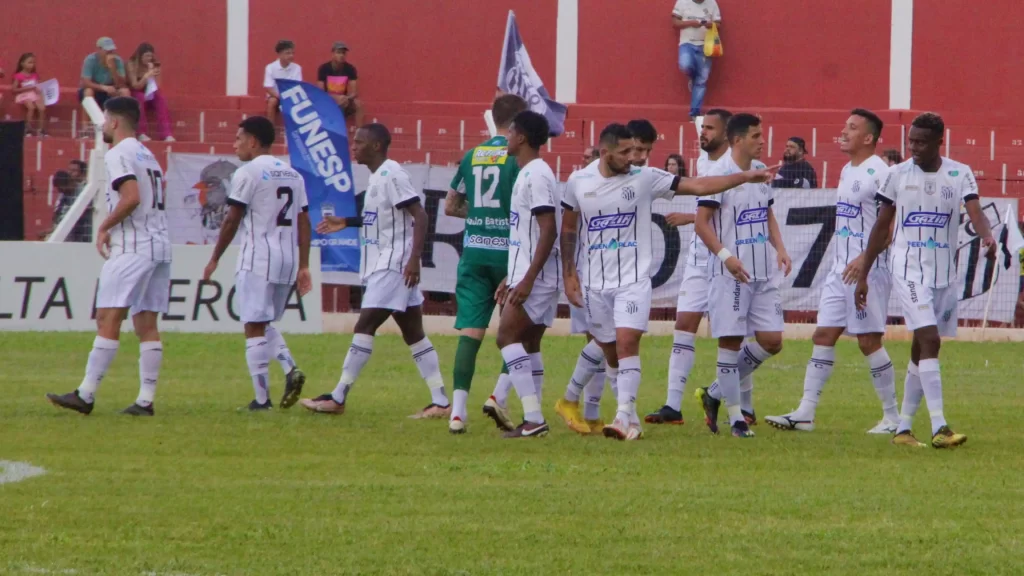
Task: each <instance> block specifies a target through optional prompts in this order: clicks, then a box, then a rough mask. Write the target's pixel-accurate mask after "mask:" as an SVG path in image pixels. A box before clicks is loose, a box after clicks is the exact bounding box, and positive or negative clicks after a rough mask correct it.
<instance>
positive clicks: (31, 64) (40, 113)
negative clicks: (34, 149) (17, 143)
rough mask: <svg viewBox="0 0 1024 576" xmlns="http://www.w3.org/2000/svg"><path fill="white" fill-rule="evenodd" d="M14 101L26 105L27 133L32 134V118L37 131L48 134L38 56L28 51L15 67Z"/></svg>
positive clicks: (43, 134)
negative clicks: (37, 68) (37, 64)
mask: <svg viewBox="0 0 1024 576" xmlns="http://www.w3.org/2000/svg"><path fill="white" fill-rule="evenodd" d="M11 89H12V92H14V94H15V96H14V102H15V103H16V104H21V105H22V106H24V107H25V125H26V128H25V135H26V136H31V135H32V128H31V126H32V120H33V118H34V119H35V120H36V126H37V133H38V134H39V135H40V136H46V103H45V102H44V101H43V93H42V91H41V90H40V89H39V74H38V73H37V72H36V56H35V54H33V53H31V52H27V53H25V54H22V55H21V58H18V66H17V68H15V69H14V83H13V84H12V87H11Z"/></svg>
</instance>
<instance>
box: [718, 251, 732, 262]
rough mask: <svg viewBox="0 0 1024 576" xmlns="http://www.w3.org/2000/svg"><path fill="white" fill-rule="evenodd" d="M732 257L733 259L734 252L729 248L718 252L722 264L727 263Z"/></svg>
mask: <svg viewBox="0 0 1024 576" xmlns="http://www.w3.org/2000/svg"><path fill="white" fill-rule="evenodd" d="M730 257H732V252H729V249H728V248H722V249H721V250H719V251H718V259H719V260H721V261H722V262H725V261H726V260H728V259H729V258H730Z"/></svg>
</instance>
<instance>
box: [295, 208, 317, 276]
mask: <svg viewBox="0 0 1024 576" xmlns="http://www.w3.org/2000/svg"><path fill="white" fill-rule="evenodd" d="M312 237H313V231H312V227H311V226H310V224H309V212H307V211H305V210H303V211H301V212H299V273H298V276H297V277H296V279H295V285H296V287H297V288H298V290H299V296H305V295H306V294H309V291H310V290H312V289H313V279H312V277H311V276H310V275H309V243H310V241H311V239H312Z"/></svg>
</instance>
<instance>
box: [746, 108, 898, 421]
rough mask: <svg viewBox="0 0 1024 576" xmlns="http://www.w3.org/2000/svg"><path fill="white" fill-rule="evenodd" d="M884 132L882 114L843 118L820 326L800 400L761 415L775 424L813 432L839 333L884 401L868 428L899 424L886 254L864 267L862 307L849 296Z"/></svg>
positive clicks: (874, 204) (878, 177) (871, 212)
mask: <svg viewBox="0 0 1024 576" xmlns="http://www.w3.org/2000/svg"><path fill="white" fill-rule="evenodd" d="M881 135H882V120H881V119H880V118H879V117H878V116H877V115H875V114H874V113H873V112H871V111H869V110H864V109H862V108H858V109H856V110H853V111H852V112H850V117H849V118H848V119H847V120H846V126H845V127H844V128H843V132H842V136H841V137H840V139H839V148H840V149H841V150H842V151H843V152H844V153H846V154H848V155H849V156H850V161H849V162H848V163H847V164H846V166H844V167H843V171H842V173H841V174H840V176H839V193H838V198H837V199H836V231H835V234H834V236H833V237H834V242H835V259H834V260H833V263H832V270H831V271H830V272H829V273H828V278H827V280H826V281H825V286H824V288H823V289H822V292H821V303H820V304H819V305H818V326H817V328H816V329H815V330H814V336H813V337H812V340H813V342H814V350H813V351H812V352H811V359H810V360H809V361H808V362H807V373H806V374H805V375H804V395H803V398H802V399H801V400H800V406H799V407H797V409H796V410H795V411H793V412H790V413H789V414H784V415H782V416H768V417H766V418H765V420H766V421H767V422H768V423H769V424H770V425H772V426H774V427H776V428H778V429H780V430H801V431H805V432H810V431H811V430H814V416H815V413H816V410H817V406H818V399H819V397H820V396H821V391H822V389H823V388H824V387H825V383H826V382H827V381H828V379H829V377H830V376H831V375H832V368H833V365H834V363H835V358H836V349H835V346H836V342H838V341H839V337H840V336H842V335H843V332H847V333H848V334H850V335H852V336H856V337H857V343H858V344H859V345H860V350H861V352H862V353H863V354H864V357H865V358H866V359H867V361H868V368H869V369H870V371H871V380H872V382H873V384H874V387H875V392H877V393H878V398H879V400H881V401H882V420H881V421H880V422H879V423H878V425H876V426H875V427H874V428H872V429H871V430H868V433H869V434H892V433H894V432H896V426H897V425H898V424H899V413H898V412H896V371H895V369H893V366H892V360H890V359H889V354H888V353H887V352H886V351H885V348H884V347H882V336H884V335H885V321H886V318H887V317H888V308H889V292H890V290H891V289H892V275H891V274H890V272H889V264H888V262H887V260H888V255H887V254H884V253H883V255H882V258H879V259H878V260H876V262H875V265H874V266H872V268H871V270H870V271H869V272H868V284H869V286H870V287H871V289H870V292H869V294H870V295H871V299H870V300H869V301H868V306H867V308H866V309H864V310H857V307H856V305H855V303H854V301H853V289H854V283H855V282H856V281H857V278H858V276H859V275H860V271H861V267H862V266H863V263H864V247H865V246H866V245H867V242H868V235H869V234H870V233H871V228H872V227H873V226H874V224H875V219H876V218H877V216H878V210H879V201H878V200H877V199H876V196H877V195H878V192H879V191H880V190H881V188H882V184H883V183H884V182H885V177H886V175H887V174H888V173H889V167H888V166H887V165H886V163H885V161H884V160H882V159H881V158H879V157H878V156H876V155H875V148H876V147H877V146H878V138H879V137H880V136H881Z"/></svg>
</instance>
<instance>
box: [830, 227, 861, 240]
mask: <svg viewBox="0 0 1024 576" xmlns="http://www.w3.org/2000/svg"><path fill="white" fill-rule="evenodd" d="M835 235H836V236H839V237H840V238H844V239H845V238H863V237H864V233H863V232H855V231H853V230H850V228H849V226H843V227H842V228H840V229H838V230H836V234H835Z"/></svg>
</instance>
